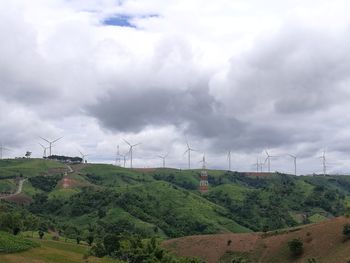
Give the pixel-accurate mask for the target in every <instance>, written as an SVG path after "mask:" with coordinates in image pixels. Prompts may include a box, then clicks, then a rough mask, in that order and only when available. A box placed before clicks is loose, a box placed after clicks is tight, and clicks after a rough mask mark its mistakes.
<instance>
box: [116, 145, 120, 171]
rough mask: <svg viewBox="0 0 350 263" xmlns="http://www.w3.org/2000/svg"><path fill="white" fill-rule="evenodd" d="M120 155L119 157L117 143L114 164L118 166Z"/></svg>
mask: <svg viewBox="0 0 350 263" xmlns="http://www.w3.org/2000/svg"><path fill="white" fill-rule="evenodd" d="M120 157H121V154H120V151H119V145H117V154H116V156H115V165H116V166H120Z"/></svg>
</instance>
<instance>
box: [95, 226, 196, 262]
mask: <svg viewBox="0 0 350 263" xmlns="http://www.w3.org/2000/svg"><path fill="white" fill-rule="evenodd" d="M91 254H92V255H94V256H97V257H104V256H106V255H108V256H110V257H112V258H115V259H119V260H122V261H123V262H130V263H139V262H150V263H151V262H152V263H158V262H159V263H161V262H164V263H165V262H166V263H201V262H202V261H201V260H199V259H195V258H177V257H175V256H173V255H172V254H170V253H169V252H167V251H166V250H164V249H163V248H161V247H160V246H159V244H158V242H157V241H156V239H155V238H154V237H153V238H151V239H150V240H148V241H143V240H142V239H141V238H140V237H138V236H134V235H117V234H114V233H113V234H107V235H105V236H104V237H103V239H102V240H101V241H99V242H98V243H96V245H94V246H93V247H92V249H91Z"/></svg>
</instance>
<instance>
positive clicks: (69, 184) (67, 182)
mask: <svg viewBox="0 0 350 263" xmlns="http://www.w3.org/2000/svg"><path fill="white" fill-rule="evenodd" d="M88 185H89V184H88V183H87V182H84V181H79V180H75V179H73V178H70V177H69V176H64V177H63V178H62V180H60V181H59V182H58V187H59V188H64V189H67V188H75V187H83V186H88Z"/></svg>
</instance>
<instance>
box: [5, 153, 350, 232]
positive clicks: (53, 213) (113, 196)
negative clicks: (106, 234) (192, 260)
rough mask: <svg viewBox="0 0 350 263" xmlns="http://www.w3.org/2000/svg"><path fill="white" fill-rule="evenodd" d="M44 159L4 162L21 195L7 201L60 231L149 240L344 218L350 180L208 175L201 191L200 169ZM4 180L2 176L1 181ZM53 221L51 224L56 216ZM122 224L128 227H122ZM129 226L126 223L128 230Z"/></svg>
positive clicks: (7, 175) (7, 183) (8, 180)
mask: <svg viewBox="0 0 350 263" xmlns="http://www.w3.org/2000/svg"><path fill="white" fill-rule="evenodd" d="M71 168H72V171H70V169H69V167H68V166H66V165H63V164H61V163H58V162H55V161H50V160H40V159H18V160H1V161H0V186H1V185H2V188H3V189H7V188H11V187H12V188H16V184H15V181H14V178H15V177H17V176H22V177H21V178H27V180H26V181H25V182H24V184H23V190H22V193H21V194H19V195H16V196H13V197H11V198H7V200H8V201H10V202H15V203H18V204H28V203H31V204H30V205H29V206H26V207H27V209H26V210H27V211H29V212H30V213H33V214H34V215H37V216H39V217H40V218H42V219H45V220H46V221H47V220H48V221H49V222H50V224H53V225H55V228H58V229H66V228H67V227H71V226H74V227H77V228H78V230H79V232H84V231H85V232H86V231H87V229H88V228H89V225H91V224H93V225H95V226H97V227H101V228H103V229H106V227H107V226H111V225H113V224H121V225H123V224H124V223H125V222H127V223H125V224H127V225H128V226H127V228H128V229H129V231H131V232H135V233H138V234H141V235H142V236H145V237H150V236H154V235H156V236H158V237H161V238H168V237H181V236H186V235H195V234H214V233H225V232H251V231H252V230H253V231H262V230H275V229H280V228H285V227H293V226H297V225H300V224H305V223H310V222H320V221H322V220H326V219H327V218H332V217H334V216H338V215H341V214H343V213H344V211H345V210H346V209H347V206H348V204H349V200H350V197H349V196H350V178H349V177H347V176H337V177H329V176H326V177H321V176H316V177H309V176H299V177H295V176H291V175H285V174H270V175H269V174H264V175H263V176H261V175H256V174H254V173H247V174H246V173H237V172H228V171H220V170H209V171H208V174H209V183H210V191H209V192H208V193H206V194H204V195H203V194H200V193H199V192H198V191H197V189H198V184H199V173H200V170H178V169H169V168H165V169H163V168H158V169H127V168H121V167H116V166H113V165H106V164H87V165H83V164H80V165H71ZM1 178H3V179H1ZM53 218H54V219H55V220H54V222H53V220H52V219H53ZM125 224H124V225H125ZM125 227H126V226H125Z"/></svg>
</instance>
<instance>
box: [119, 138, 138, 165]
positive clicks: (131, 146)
mask: <svg viewBox="0 0 350 263" xmlns="http://www.w3.org/2000/svg"><path fill="white" fill-rule="evenodd" d="M123 140H124V139H123ZM124 142H125V143H126V144H128V145H129V147H130V149H129V153H130V168H132V151H133V149H134V147H135V146H137V145H140V144H141V143H136V144H134V145H132V144H130V143H129V142H128V141H127V140H124Z"/></svg>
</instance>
